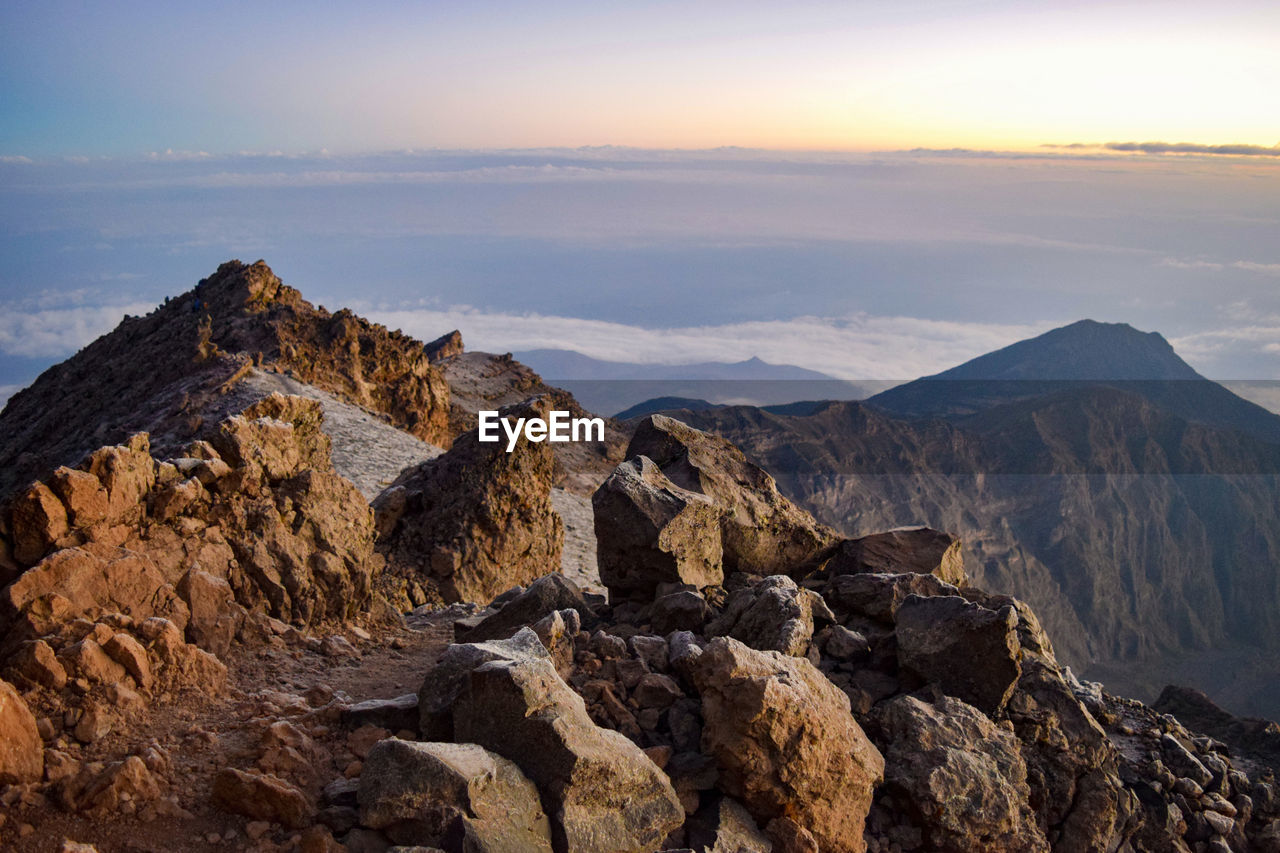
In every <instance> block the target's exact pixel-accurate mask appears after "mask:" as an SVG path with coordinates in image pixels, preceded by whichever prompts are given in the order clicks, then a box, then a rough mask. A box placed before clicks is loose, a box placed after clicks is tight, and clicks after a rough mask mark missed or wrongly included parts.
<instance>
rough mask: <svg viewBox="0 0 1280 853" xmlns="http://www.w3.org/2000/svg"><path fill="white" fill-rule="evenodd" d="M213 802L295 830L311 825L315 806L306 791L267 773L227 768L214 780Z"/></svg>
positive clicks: (224, 807) (234, 812) (228, 809)
mask: <svg viewBox="0 0 1280 853" xmlns="http://www.w3.org/2000/svg"><path fill="white" fill-rule="evenodd" d="M213 803H214V805H216V806H218V807H219V808H221V809H223V810H224V811H228V812H231V813H232V814H239V815H244V816H245V817H250V818H256V819H258V820H269V821H273V822H275V823H282V824H284V825H285V826H287V827H290V828H291V829H302V828H304V827H306V826H308V825H309V821H310V818H311V813H312V808H311V803H310V802H309V801H308V800H307V796H306V794H304V793H302V791H300V790H298V789H297V788H296V787H294V786H293V785H291V784H289V783H288V782H286V781H284V780H283V779H280V778H277V777H276V776H272V775H269V774H265V773H257V772H254V771H249V772H245V771H243V770H237V769H236V768H234V767H224V768H223V769H222V770H220V771H219V772H218V775H217V776H215V777H214V779H213Z"/></svg>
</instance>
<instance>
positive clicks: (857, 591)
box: [822, 574, 960, 625]
mask: <svg viewBox="0 0 1280 853" xmlns="http://www.w3.org/2000/svg"><path fill="white" fill-rule="evenodd" d="M822 594H823V598H825V599H826V602H827V604H829V605H830V606H831V609H832V610H833V611H835V613H836V615H837V616H841V617H844V616H848V615H850V614H852V615H857V616H863V617H866V618H868V619H874V620H875V621H877V622H883V623H885V624H889V625H892V624H893V620H894V616H895V615H896V614H897V612H898V608H899V607H901V606H902V602H904V601H906V599H907V596H909V595H919V596H934V595H959V594H960V590H959V589H958V588H956V587H954V586H952V585H951V584H949V583H947V582H945V581H942V580H939V579H938V578H936V577H934V576H933V575H927V574H897V575H880V574H856V575H836V576H835V577H833V578H831V580H830V582H829V583H828V584H827V586H826V588H825V589H824V590H823V593H822Z"/></svg>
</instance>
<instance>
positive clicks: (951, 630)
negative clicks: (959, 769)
mask: <svg viewBox="0 0 1280 853" xmlns="http://www.w3.org/2000/svg"><path fill="white" fill-rule="evenodd" d="M896 622H897V628H896V635H897V639H898V664H899V666H901V667H903V668H904V669H907V670H910V671H911V672H914V673H916V674H917V675H919V676H920V677H921V678H923V679H924V680H925V681H926V682H928V683H931V684H936V685H938V687H940V688H941V689H942V690H943V692H945V693H946V694H948V695H949V696H954V697H956V698H957V699H961V700H963V701H965V702H968V703H969V704H971V705H973V706H975V707H977V708H978V709H979V710H981V711H983V712H984V713H987V714H991V715H995V714H999V713H1000V712H1001V711H1002V710H1004V706H1005V703H1006V702H1008V701H1009V697H1010V696H1011V695H1012V693H1013V689H1014V687H1015V685H1016V684H1017V682H1018V677H1019V676H1020V675H1021V674H1022V667H1021V664H1020V660H1021V656H1022V654H1021V652H1022V650H1021V647H1020V645H1019V643H1018V634H1017V630H1016V629H1017V625H1018V614H1017V611H1015V610H1014V608H1013V607H1012V606H1008V605H1006V606H1004V607H1002V608H1000V609H999V610H991V609H988V608H986V607H983V606H981V605H979V604H972V603H970V602H968V601H965V600H964V599H963V598H960V597H958V596H936V597H930V598H923V597H921V596H918V595H911V596H908V597H907V599H906V600H905V601H904V602H903V603H902V606H901V607H899V608H898V613H897V618H896ZM959 662H963V665H960V663H959Z"/></svg>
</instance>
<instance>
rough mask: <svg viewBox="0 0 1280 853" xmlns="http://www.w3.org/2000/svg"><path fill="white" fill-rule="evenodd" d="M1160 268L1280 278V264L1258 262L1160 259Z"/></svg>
mask: <svg viewBox="0 0 1280 853" xmlns="http://www.w3.org/2000/svg"><path fill="white" fill-rule="evenodd" d="M1160 266H1162V267H1169V268H1171V269H1178V270H1209V271H1212V272H1221V271H1223V270H1228V269H1233V270H1244V271H1245V272H1252V273H1258V274H1260V275H1274V276H1280V264H1266V263H1259V262H1258V261H1230V262H1223V261H1206V260H1203V259H1201V258H1162V259H1161V260H1160Z"/></svg>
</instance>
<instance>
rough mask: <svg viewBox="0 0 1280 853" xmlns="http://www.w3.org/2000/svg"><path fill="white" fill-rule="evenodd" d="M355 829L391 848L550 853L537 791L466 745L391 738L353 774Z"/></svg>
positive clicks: (499, 760)
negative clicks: (373, 833)
mask: <svg viewBox="0 0 1280 853" xmlns="http://www.w3.org/2000/svg"><path fill="white" fill-rule="evenodd" d="M359 802H360V822H361V823H362V824H363V825H364V826H367V827H370V828H372V829H379V830H382V831H383V832H384V833H385V834H386V836H387V837H388V838H390V839H391V840H392V841H394V842H395V843H397V844H405V845H420V846H434V847H439V848H441V849H446V850H466V851H469V853H551V825H550V822H549V821H548V820H547V816H546V815H545V814H543V811H542V803H541V801H540V800H539V798H538V789H537V788H536V787H534V784H533V783H532V782H530V781H529V780H528V779H527V778H526V777H525V775H524V774H523V773H521V772H520V768H519V767H517V766H516V765H515V764H513V763H512V762H510V761H508V760H507V759H505V758H503V757H502V756H500V755H495V754H493V753H492V752H489V751H488V750H486V749H484V748H483V747H480V746H476V745H475V744H471V743H414V742H412V741H404V740H397V739H395V738H390V739H388V740H382V741H379V742H378V743H377V744H375V745H374V746H373V748H372V749H370V750H369V756H368V758H366V759H365V763H364V770H363V772H362V773H361V774H360V789H359Z"/></svg>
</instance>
